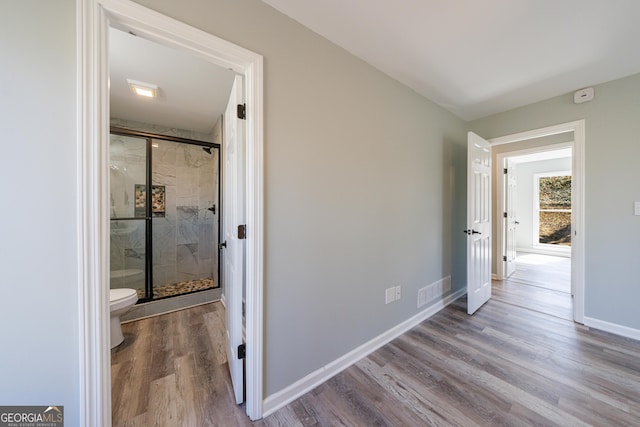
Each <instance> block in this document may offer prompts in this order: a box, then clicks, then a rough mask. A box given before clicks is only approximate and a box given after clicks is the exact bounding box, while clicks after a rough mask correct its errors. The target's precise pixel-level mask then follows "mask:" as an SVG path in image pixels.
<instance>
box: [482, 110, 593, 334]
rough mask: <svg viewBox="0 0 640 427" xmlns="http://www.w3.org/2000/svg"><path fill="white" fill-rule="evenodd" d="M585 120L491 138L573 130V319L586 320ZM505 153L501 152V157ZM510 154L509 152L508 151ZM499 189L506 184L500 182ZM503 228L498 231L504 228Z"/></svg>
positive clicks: (510, 139) (503, 140) (508, 140)
mask: <svg viewBox="0 0 640 427" xmlns="http://www.w3.org/2000/svg"><path fill="white" fill-rule="evenodd" d="M585 128H586V124H585V120H577V121H573V122H568V123H561V124H557V125H553V126H547V127H544V128H540V129H534V130H529V131H524V132H519V133H515V134H511V135H506V136H501V137H499V138H493V139H491V144H492V145H493V146H498V145H504V144H512V143H516V142H521V141H528V140H532V139H535V138H541V137H544V136H550V135H558V134H561V133H565V132H573V142H572V143H570V144H569V146H571V147H572V165H571V169H572V180H571V229H572V236H571V292H572V294H573V320H574V321H575V322H578V323H584V318H585V316H584V301H585V272H584V269H585V224H584V188H585V140H586V133H585ZM538 151H541V150H540V149H532V150H525V151H522V152H521V151H514V152H510V153H509V155H513V154H514V153H517V154H518V155H519V154H529V153H530V152H538ZM500 156H502V155H501V154H499V155H498V158H500ZM505 156H506V155H505ZM498 191H502V187H500V186H498ZM500 230H501V229H500V228H499V229H498V232H500Z"/></svg>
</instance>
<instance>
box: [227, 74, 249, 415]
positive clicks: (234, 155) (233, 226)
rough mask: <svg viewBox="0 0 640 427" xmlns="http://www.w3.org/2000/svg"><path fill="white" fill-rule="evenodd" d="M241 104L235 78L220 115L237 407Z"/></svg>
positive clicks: (240, 390)
mask: <svg viewBox="0 0 640 427" xmlns="http://www.w3.org/2000/svg"><path fill="white" fill-rule="evenodd" d="M239 104H243V102H242V77H240V76H236V77H235V80H234V82H233V88H232V89H231V95H230V96H229V102H228V103H227V109H226V110H225V113H224V142H223V144H224V152H223V155H224V198H223V200H224V204H223V212H224V214H223V224H224V225H223V230H224V232H223V235H224V240H225V243H226V248H225V249H224V250H223V252H222V255H223V259H224V261H223V272H224V274H223V280H224V281H223V287H224V288H223V292H224V295H225V304H226V305H225V318H226V325H225V326H226V332H227V334H226V335H227V342H226V347H227V361H228V364H229V371H230V373H231V382H232V383H233V391H234V395H235V400H236V403H237V404H240V403H242V402H243V395H244V373H243V370H244V369H243V360H242V359H240V358H239V357H238V346H240V345H241V344H243V342H242V285H243V282H244V267H243V264H244V261H243V254H244V240H242V239H240V238H239V237H238V226H239V225H241V224H244V162H243V160H244V155H243V152H244V138H243V134H244V133H243V127H244V123H243V122H242V120H241V119H238V117H237V106H238V105H239Z"/></svg>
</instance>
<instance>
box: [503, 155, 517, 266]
mask: <svg viewBox="0 0 640 427" xmlns="http://www.w3.org/2000/svg"><path fill="white" fill-rule="evenodd" d="M505 170H506V171H507V172H506V173H505V174H504V179H505V183H506V190H507V191H506V194H505V196H506V199H505V201H504V205H505V212H506V216H505V218H504V221H505V231H506V232H505V238H504V245H505V246H504V253H505V255H504V256H505V257H506V261H504V263H505V277H509V276H511V275H512V274H513V272H514V271H515V270H516V247H517V245H516V232H517V228H518V227H517V225H518V220H517V218H516V214H517V211H516V206H517V204H518V203H517V201H518V199H517V189H518V187H517V179H516V163H515V162H514V161H513V160H512V159H509V158H506V159H505Z"/></svg>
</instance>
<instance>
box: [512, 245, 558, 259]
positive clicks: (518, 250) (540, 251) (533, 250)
mask: <svg viewBox="0 0 640 427" xmlns="http://www.w3.org/2000/svg"><path fill="white" fill-rule="evenodd" d="M521 252H522V253H527V254H539V255H549V256H559V257H564V258H571V248H568V247H566V246H565V247H558V248H554V247H550V248H548V249H547V248H544V247H542V248H538V247H534V248H529V247H527V248H516V253H518V254H519V253H521Z"/></svg>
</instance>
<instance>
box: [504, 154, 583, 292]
mask: <svg viewBox="0 0 640 427" xmlns="http://www.w3.org/2000/svg"><path fill="white" fill-rule="evenodd" d="M569 147H570V148H573V142H559V143H555V144H552V145H545V146H541V147H535V148H525V149H522V150H515V151H506V152H504V153H498V154H496V165H495V170H494V173H495V174H496V175H495V176H496V179H497V177H498V176H502V177H504V174H503V173H502V169H503V168H504V167H505V166H504V162H505V160H506V159H508V158H509V157H515V156H523V155H527V154H536V153H543V152H546V151H552V150H561V149H563V148H569ZM572 157H573V153H572ZM505 186H506V183H505V180H504V179H503V180H502V182H497V181H496V200H497V201H498V209H497V211H496V215H497V217H496V218H497V219H496V220H498V219H501V218H500V217H499V215H500V213H502V212H505V211H506V209H507V207H506V203H505V202H506V191H505ZM494 219H495V218H494ZM499 223H500V224H501V225H500V226H499V227H496V242H502V243H504V241H505V239H506V230H505V224H504V221H500V222H499ZM496 247H497V253H496V261H497V262H496V275H495V279H496V280H503V279H504V278H505V277H507V273H506V266H505V262H504V261H502V259H504V256H505V255H506V252H505V247H504V245H502V246H496Z"/></svg>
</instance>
